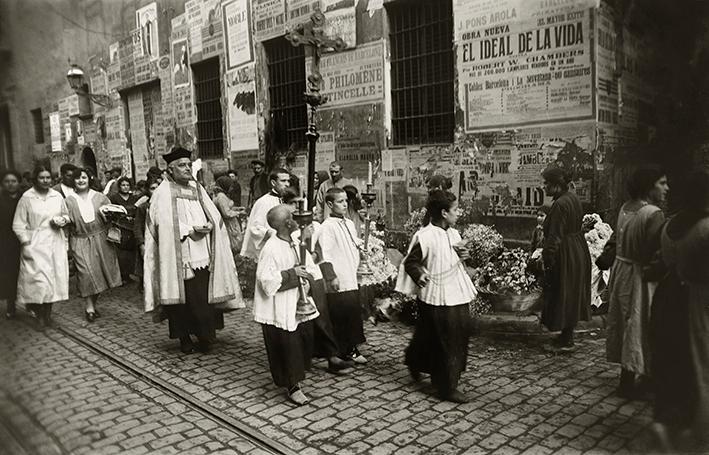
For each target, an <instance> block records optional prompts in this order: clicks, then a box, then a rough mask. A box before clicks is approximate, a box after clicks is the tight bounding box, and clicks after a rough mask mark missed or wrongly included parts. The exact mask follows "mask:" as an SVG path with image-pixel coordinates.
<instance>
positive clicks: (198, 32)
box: [185, 0, 202, 55]
mask: <svg viewBox="0 0 709 455" xmlns="http://www.w3.org/2000/svg"><path fill="white" fill-rule="evenodd" d="M185 15H186V16H187V27H188V30H189V31H188V33H189V37H190V45H189V52H190V53H191V55H196V54H202V2H201V1H200V0H190V1H188V2H186V3H185Z"/></svg>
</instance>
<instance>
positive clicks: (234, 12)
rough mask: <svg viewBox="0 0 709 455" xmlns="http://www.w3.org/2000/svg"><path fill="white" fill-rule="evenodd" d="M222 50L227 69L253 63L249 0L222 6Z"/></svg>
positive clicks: (236, 0)
mask: <svg viewBox="0 0 709 455" xmlns="http://www.w3.org/2000/svg"><path fill="white" fill-rule="evenodd" d="M222 16H223V18H224V48H225V51H226V58H227V68H228V69H234V68H236V67H237V66H239V65H242V64H244V63H248V62H251V61H253V59H254V55H253V47H252V45H251V8H250V7H249V0H233V1H231V2H229V3H225V4H224V5H223V12H222Z"/></svg>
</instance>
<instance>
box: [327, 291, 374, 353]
mask: <svg viewBox="0 0 709 455" xmlns="http://www.w3.org/2000/svg"><path fill="white" fill-rule="evenodd" d="M327 306H328V309H329V310H330V320H331V321H332V328H333V331H334V333H335V338H336V339H337V345H338V346H339V347H340V350H341V351H340V353H341V354H343V355H344V354H348V353H349V352H350V351H351V350H352V349H353V348H355V347H356V346H357V345H359V344H362V343H364V342H365V341H366V338H365V337H364V323H363V321H362V306H361V305H360V302H359V291H358V290H354V291H345V292H336V293H330V294H327Z"/></svg>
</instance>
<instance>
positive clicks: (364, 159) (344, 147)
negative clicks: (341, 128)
mask: <svg viewBox="0 0 709 455" xmlns="http://www.w3.org/2000/svg"><path fill="white" fill-rule="evenodd" d="M335 158H336V160H337V161H338V162H340V163H342V167H343V169H345V173H346V175H347V177H348V178H350V179H352V180H353V181H354V182H355V185H356V186H357V188H363V187H364V185H365V184H366V183H367V177H368V173H369V163H372V167H375V166H376V164H377V163H379V162H380V160H381V146H380V145H379V135H378V134H371V135H362V136H352V137H338V138H336V140H335Z"/></svg>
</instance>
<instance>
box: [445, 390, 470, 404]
mask: <svg viewBox="0 0 709 455" xmlns="http://www.w3.org/2000/svg"><path fill="white" fill-rule="evenodd" d="M442 398H443V400H445V401H451V402H453V403H468V402H469V401H470V399H469V398H468V397H466V396H465V395H464V394H463V392H461V391H459V390H454V391H453V392H451V393H449V394H448V395H446V396H444V397H442Z"/></svg>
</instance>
